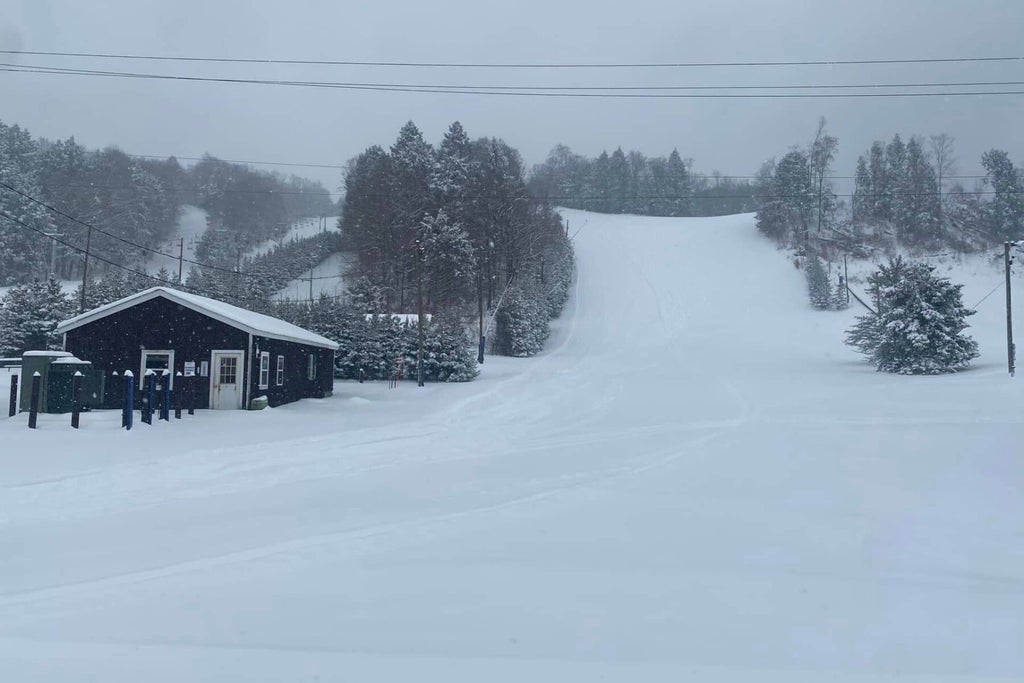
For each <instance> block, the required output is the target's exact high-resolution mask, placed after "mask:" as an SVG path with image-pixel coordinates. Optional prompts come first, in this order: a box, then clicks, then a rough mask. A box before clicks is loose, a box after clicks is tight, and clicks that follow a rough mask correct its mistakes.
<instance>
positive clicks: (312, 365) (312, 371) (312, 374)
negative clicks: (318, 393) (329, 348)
mask: <svg viewBox="0 0 1024 683" xmlns="http://www.w3.org/2000/svg"><path fill="white" fill-rule="evenodd" d="M306 376H307V377H309V379H311V380H313V379H316V356H315V355H313V354H312V353H311V354H309V368H308V372H307V373H306Z"/></svg>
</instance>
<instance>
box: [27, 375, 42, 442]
mask: <svg viewBox="0 0 1024 683" xmlns="http://www.w3.org/2000/svg"><path fill="white" fill-rule="evenodd" d="M41 381H42V379H41V378H40V376H39V371H38V370H37V371H36V372H33V373H32V398H31V399H29V402H28V428H29V429H35V428H36V420H38V418H39V383H40V382H41Z"/></svg>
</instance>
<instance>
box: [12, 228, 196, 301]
mask: <svg viewBox="0 0 1024 683" xmlns="http://www.w3.org/2000/svg"><path fill="white" fill-rule="evenodd" d="M0 216H2V217H4V218H6V219H7V220H9V221H11V222H12V223H15V224H17V225H20V226H21V227H23V228H27V229H28V230H31V231H32V232H35V233H38V234H40V235H42V236H43V237H46V238H47V239H50V240H53V241H54V242H56V243H57V244H60V245H62V246H64V247H66V248H68V249H71V250H72V251H75V252H78V253H79V254H86V255H87V256H88V257H89V258H91V259H95V260H97V261H99V262H101V263H105V264H107V265H108V266H113V267H114V268H120V269H121V270H123V271H126V272H128V273H132V274H133V275H138V276H139V277H144V278H147V279H150V280H154V281H156V282H159V283H161V284H164V285H167V284H171V283H169V282H167V281H165V280H161V279H160V278H158V277H156V276H154V275H150V274H149V273H144V272H142V271H139V270H135V269H134V268H129V267H128V266H125V265H122V264H120V263H117V262H115V261H111V260H110V259H107V258H104V257H102V256H99V255H97V254H96V253H95V252H92V251H89V252H86V250H85V249H83V248H82V247H78V246H75V245H74V244H71V243H69V242H65V241H64V240H62V239H60V238H59V237H57V236H56V235H54V234H53V233H48V232H46V231H45V230H40V229H38V228H36V227H34V226H32V225H29V224H28V223H26V222H25V221H22V220H20V219H18V218H15V217H14V216H12V215H10V214H9V213H7V212H6V211H4V210H2V209H0ZM176 286H179V287H180V288H181V289H184V290H185V291H191V289H190V288H189V287H187V286H185V285H180V284H179V285H176ZM196 293H198V292H196Z"/></svg>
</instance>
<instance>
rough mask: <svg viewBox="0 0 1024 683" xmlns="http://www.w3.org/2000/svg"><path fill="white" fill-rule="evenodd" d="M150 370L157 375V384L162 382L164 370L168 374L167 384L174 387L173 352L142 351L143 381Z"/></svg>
mask: <svg viewBox="0 0 1024 683" xmlns="http://www.w3.org/2000/svg"><path fill="white" fill-rule="evenodd" d="M147 370H152V371H153V372H155V373H156V375H157V382H163V374H164V370H167V371H168V372H170V375H169V376H168V378H167V384H168V385H170V386H173V385H174V351H173V350H160V351H156V350H143V351H142V377H143V379H142V380H140V381H145V379H144V378H145V376H146V371H147Z"/></svg>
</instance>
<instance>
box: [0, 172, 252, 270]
mask: <svg viewBox="0 0 1024 683" xmlns="http://www.w3.org/2000/svg"><path fill="white" fill-rule="evenodd" d="M0 187H4V188H7V189H8V190H10V191H11V192H14V193H16V194H18V195H19V196H21V197H23V198H24V199H27V200H28V201H30V202H32V203H34V204H37V205H39V206H41V207H43V208H44V209H46V210H47V211H50V212H52V213H55V214H57V215H58V216H61V217H63V218H66V219H67V220H69V221H71V222H73V223H77V224H79V225H81V226H83V227H86V228H89V229H91V230H95V231H96V232H98V233H100V234H101V235H105V236H107V237H109V238H111V239H113V240H116V241H118V242H121V243H123V244H127V245H129V246H131V247H134V248H136V249H141V250H142V251H146V252H149V253H151V254H155V255H157V256H163V257H165V258H168V259H172V260H174V261H177V260H179V257H178V256H175V255H174V254H168V253H166V252H163V251H160V250H159V249H154V248H153V247H148V246H146V245H144V244H139V243H138V242H133V241H132V240H130V239H127V238H125V237H121V236H119V235H115V234H113V233H112V232H110V231H108V230H104V229H103V228H100V227H98V226H96V225H93V224H91V223H88V222H86V221H83V220H82V219H80V218H76V217H75V216H72V215H71V214H69V213H67V212H65V211H62V210H60V209H58V208H57V207H55V206H52V205H50V204H48V203H46V202H44V201H42V200H40V199H37V198H36V197H33V196H32V195H30V194H28V193H26V192H22V191H21V190H19V189H18V188H16V187H14V186H12V185H8V184H7V183H6V182H4V181H2V180H0ZM62 244H63V243H62ZM76 249H77V248H76ZM180 260H181V261H182V262H184V263H189V264H191V265H195V266H199V267H200V268H208V269H210V270H214V271H219V272H222V273H229V274H232V275H240V276H243V277H251V278H259V277H261V276H260V275H258V274H256V273H243V272H241V271H238V270H233V269H231V268H225V267H223V266H215V265H213V264H209V263H202V262H200V261H195V260H193V259H188V258H181V259H180Z"/></svg>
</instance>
